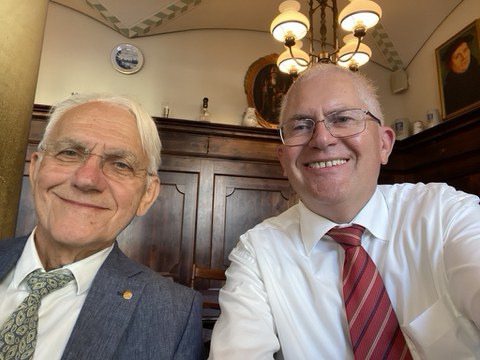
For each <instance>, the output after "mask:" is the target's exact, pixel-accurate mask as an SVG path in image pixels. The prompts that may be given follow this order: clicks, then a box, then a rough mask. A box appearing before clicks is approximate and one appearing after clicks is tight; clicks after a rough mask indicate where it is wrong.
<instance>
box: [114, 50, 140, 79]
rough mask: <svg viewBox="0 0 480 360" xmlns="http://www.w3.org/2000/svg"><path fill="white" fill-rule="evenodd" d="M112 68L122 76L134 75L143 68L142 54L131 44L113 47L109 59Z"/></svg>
mask: <svg viewBox="0 0 480 360" xmlns="http://www.w3.org/2000/svg"><path fill="white" fill-rule="evenodd" d="M110 59H111V61H112V65H113V68H114V69H115V70H117V71H118V72H121V73H122V74H134V73H136V72H138V71H140V69H141V68H142V66H143V54H142V52H141V51H140V49H139V48H137V47H136V46H134V45H131V44H120V45H117V46H115V48H114V49H113V50H112V54H111V57H110Z"/></svg>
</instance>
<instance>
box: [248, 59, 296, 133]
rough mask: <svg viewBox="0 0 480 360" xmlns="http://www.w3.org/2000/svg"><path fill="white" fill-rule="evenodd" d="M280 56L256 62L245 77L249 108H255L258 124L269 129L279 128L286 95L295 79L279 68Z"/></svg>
mask: <svg viewBox="0 0 480 360" xmlns="http://www.w3.org/2000/svg"><path fill="white" fill-rule="evenodd" d="M277 58H278V54H270V55H267V56H264V57H262V58H260V59H258V60H256V61H255V62H254V63H253V64H252V65H250V67H249V68H248V71H247V73H246V75H245V93H246V95H247V103H248V107H251V108H255V112H256V115H257V122H258V124H259V125H260V126H263V127H267V128H277V127H278V123H279V122H278V117H279V114H280V107H281V104H282V100H283V97H284V95H285V94H286V93H287V90H288V89H289V87H290V85H291V84H292V82H293V78H292V77H291V76H290V75H288V74H284V73H282V72H281V71H280V70H279V69H278V67H277Z"/></svg>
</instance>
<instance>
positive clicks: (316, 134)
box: [308, 120, 337, 149]
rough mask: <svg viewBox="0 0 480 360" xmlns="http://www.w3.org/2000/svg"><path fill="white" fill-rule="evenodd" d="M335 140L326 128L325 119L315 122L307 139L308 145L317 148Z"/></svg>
mask: <svg viewBox="0 0 480 360" xmlns="http://www.w3.org/2000/svg"><path fill="white" fill-rule="evenodd" d="M336 142H337V138H335V137H333V136H332V134H330V132H329V131H328V130H327V127H326V126H325V121H323V120H322V121H317V122H316V123H315V129H314V130H313V134H312V138H311V139H310V141H309V143H308V144H309V145H310V146H312V147H317V148H320V149H321V148H325V147H327V146H329V145H331V144H333V143H336Z"/></svg>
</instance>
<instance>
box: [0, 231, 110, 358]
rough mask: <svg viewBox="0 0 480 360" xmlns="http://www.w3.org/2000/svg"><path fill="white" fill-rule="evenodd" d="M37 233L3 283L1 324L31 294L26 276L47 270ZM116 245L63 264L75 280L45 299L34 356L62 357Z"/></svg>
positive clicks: (31, 236)
mask: <svg viewBox="0 0 480 360" xmlns="http://www.w3.org/2000/svg"><path fill="white" fill-rule="evenodd" d="M34 234H35V230H34V231H33V232H32V234H31V235H30V237H29V238H28V240H27V243H26V245H25V248H24V249H23V252H22V255H21V256H20V258H19V260H18V262H17V265H16V267H15V268H14V269H13V270H12V271H10V273H9V274H8V275H7V276H6V277H5V279H4V280H3V281H2V282H1V283H0V327H1V325H2V324H3V323H4V322H5V321H6V319H7V318H8V317H9V316H10V314H12V313H13V312H14V311H15V309H16V308H17V307H18V305H19V304H20V303H21V302H22V301H23V299H24V298H25V297H26V296H27V295H28V294H29V292H30V290H29V288H28V285H27V282H26V281H25V280H26V279H25V278H26V276H27V275H28V274H30V273H31V272H32V271H34V270H36V269H42V270H43V266H42V263H41V261H40V258H39V257H38V252H37V249H36V247H35V242H34V240H33V239H34ZM112 249H113V245H112V246H110V247H108V248H107V249H104V250H102V251H99V252H97V253H96V254H94V255H91V256H89V257H87V258H85V259H83V260H81V261H77V262H75V263H72V264H69V265H66V266H64V267H63V268H62V269H69V270H70V271H71V272H72V274H73V275H74V276H75V280H73V281H71V282H70V283H68V284H67V285H66V286H65V287H63V288H61V289H59V290H56V291H54V292H52V293H50V294H48V295H47V296H45V297H44V298H43V299H42V302H41V305H40V309H39V313H38V318H39V321H38V328H37V330H38V333H37V345H36V347H35V353H34V356H33V359H34V360H57V359H60V358H61V357H62V354H63V350H64V349H65V346H66V345H67V342H68V339H69V338H70V334H71V333H72V330H73V326H74V325H75V322H76V321H77V317H78V314H79V313H80V310H81V308H82V306H83V303H84V302H85V298H86V297H87V294H88V290H89V289H90V286H91V284H92V281H93V279H94V277H95V275H96V274H97V271H98V269H99V268H100V266H101V265H102V264H103V262H104V261H105V259H106V258H107V256H108V254H109V253H110V251H111V250H112ZM62 269H58V271H62ZM55 271H57V270H55Z"/></svg>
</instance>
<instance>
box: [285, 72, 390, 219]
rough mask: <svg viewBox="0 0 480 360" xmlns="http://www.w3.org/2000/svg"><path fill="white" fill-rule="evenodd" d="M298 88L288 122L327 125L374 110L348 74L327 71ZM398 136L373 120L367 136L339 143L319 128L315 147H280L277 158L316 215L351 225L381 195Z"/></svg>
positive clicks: (287, 112) (290, 103) (290, 104)
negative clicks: (334, 116) (346, 113)
mask: <svg viewBox="0 0 480 360" xmlns="http://www.w3.org/2000/svg"><path fill="white" fill-rule="evenodd" d="M297 85H298V86H296V87H295V88H292V93H291V94H289V97H288V99H287V101H288V102H287V103H286V106H285V109H284V112H283V116H282V120H283V121H288V120H289V119H294V118H297V119H298V118H302V117H305V118H310V119H313V120H315V121H321V120H323V119H324V118H325V115H328V114H330V113H332V112H335V111H339V110H346V109H364V110H370V111H372V112H373V110H372V109H369V108H368V107H367V104H366V103H365V102H363V101H362V100H361V97H360V96H359V94H358V92H357V90H356V88H355V86H354V84H353V81H352V79H351V77H350V76H349V75H347V74H339V73H338V72H335V73H331V72H330V73H328V72H323V73H319V74H317V75H315V76H313V77H310V78H308V79H306V80H304V81H303V82H301V83H299V84H297ZM394 138H395V135H394V132H393V130H392V129H391V128H389V127H384V126H380V125H379V124H378V123H377V122H375V121H370V120H368V121H367V124H366V129H365V131H364V132H362V133H360V134H358V135H356V136H353V137H349V138H343V139H337V138H334V137H333V136H332V135H330V133H329V132H328V131H327V129H326V128H325V125H324V124H323V123H317V125H316V129H315V132H314V134H313V136H312V139H311V140H310V142H308V143H307V144H305V145H302V146H285V145H281V146H280V147H279V148H278V151H277V155H278V158H279V160H280V163H281V165H282V167H283V170H284V173H285V175H286V176H287V177H288V179H289V181H290V183H291V185H292V187H293V188H294V189H295V191H296V192H297V194H299V196H300V198H301V199H302V202H303V203H304V204H305V205H306V206H307V207H308V208H309V209H310V210H312V211H313V212H315V213H317V214H319V215H322V216H324V217H326V218H328V219H330V220H332V221H334V222H337V223H344V222H349V221H350V220H351V219H352V218H353V217H354V216H355V215H356V214H357V213H358V212H359V211H360V209H361V208H362V207H363V206H364V205H365V204H366V202H367V201H368V199H369V198H370V197H371V196H372V194H373V192H374V191H375V186H376V184H377V179H378V175H379V172H380V165H381V164H386V162H387V160H388V156H389V154H390V152H391V149H392V147H393V142H394Z"/></svg>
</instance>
